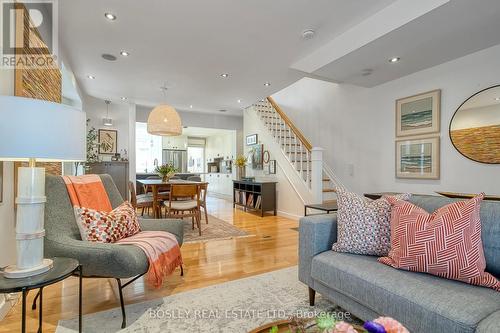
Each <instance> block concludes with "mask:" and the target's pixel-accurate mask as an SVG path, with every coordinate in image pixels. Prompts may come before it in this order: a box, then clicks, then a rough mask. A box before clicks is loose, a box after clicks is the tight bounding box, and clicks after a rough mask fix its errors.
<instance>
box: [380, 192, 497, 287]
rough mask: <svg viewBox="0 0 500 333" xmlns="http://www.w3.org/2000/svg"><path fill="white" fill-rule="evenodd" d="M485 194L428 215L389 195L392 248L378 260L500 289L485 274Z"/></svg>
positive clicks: (418, 208) (408, 268)
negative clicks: (482, 234)
mask: <svg viewBox="0 0 500 333" xmlns="http://www.w3.org/2000/svg"><path fill="white" fill-rule="evenodd" d="M483 197H484V194H481V195H479V196H477V197H474V198H472V199H470V200H466V201H458V202H454V203H451V204H449V205H446V206H443V207H441V208H439V209H438V210H436V211H435V212H434V213H432V214H429V213H427V212H426V211H425V210H423V209H422V208H420V207H417V206H415V205H414V204H412V203H409V202H404V201H400V200H398V199H396V198H388V201H389V203H390V204H391V205H392V206H393V209H392V217H391V229H392V230H391V232H392V234H391V242H392V247H391V251H390V253H389V256H388V257H383V258H379V262H381V263H383V264H386V265H389V266H392V267H394V268H399V269H404V270H408V271H415V272H423V273H429V274H433V275H437V276H440V277H443V278H447V279H452V280H458V281H462V282H466V283H469V284H473V285H478V286H483V287H489V288H493V289H495V290H498V291H500V282H499V281H498V280H497V279H496V278H495V277H493V276H492V275H491V274H489V273H486V272H485V271H484V270H485V268H486V260H485V259H484V252H483V243H482V241H481V221H480V217H479V211H480V205H481V201H482V200H483Z"/></svg>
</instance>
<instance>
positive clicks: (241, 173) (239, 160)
mask: <svg viewBox="0 0 500 333" xmlns="http://www.w3.org/2000/svg"><path fill="white" fill-rule="evenodd" d="M234 164H235V165H236V167H237V169H236V178H237V179H238V180H241V179H242V178H243V177H245V166H246V165H247V158H246V157H245V155H239V156H238V157H236V159H235V160H234Z"/></svg>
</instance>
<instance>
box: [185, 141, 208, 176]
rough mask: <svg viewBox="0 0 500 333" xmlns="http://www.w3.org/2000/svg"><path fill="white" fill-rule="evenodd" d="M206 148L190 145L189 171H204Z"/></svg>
mask: <svg viewBox="0 0 500 333" xmlns="http://www.w3.org/2000/svg"><path fill="white" fill-rule="evenodd" d="M204 154H205V148H202V147H188V172H192V173H200V172H204V167H205V163H204V160H205V159H204V158H203V157H204V156H203V155H204Z"/></svg>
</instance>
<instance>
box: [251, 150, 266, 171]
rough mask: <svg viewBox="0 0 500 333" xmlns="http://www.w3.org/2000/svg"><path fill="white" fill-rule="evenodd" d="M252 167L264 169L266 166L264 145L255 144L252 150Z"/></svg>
mask: <svg viewBox="0 0 500 333" xmlns="http://www.w3.org/2000/svg"><path fill="white" fill-rule="evenodd" d="M250 152H251V159H252V169H254V170H262V169H263V168H264V163H263V160H264V145H262V144H260V145H253V146H252V148H251V150H250Z"/></svg>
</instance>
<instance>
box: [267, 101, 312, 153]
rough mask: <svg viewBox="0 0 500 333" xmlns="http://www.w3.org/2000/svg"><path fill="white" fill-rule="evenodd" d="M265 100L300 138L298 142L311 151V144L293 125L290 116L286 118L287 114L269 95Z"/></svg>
mask: <svg viewBox="0 0 500 333" xmlns="http://www.w3.org/2000/svg"><path fill="white" fill-rule="evenodd" d="M267 100H268V101H269V103H271V105H272V106H273V108H274V110H276V112H277V113H278V114H279V115H280V117H281V119H283V121H284V122H285V124H286V125H287V126H288V127H290V129H291V130H292V132H293V133H294V134H295V135H296V136H297V138H298V139H299V140H300V142H302V144H303V145H304V147H305V148H306V149H307V150H308V151H311V149H312V145H311V143H310V142H309V140H307V139H306V137H305V136H304V135H303V134H302V132H301V131H300V130H299V129H298V128H297V127H295V125H294V124H293V122H292V121H291V120H290V118H288V116H287V115H286V114H285V112H283V110H281V108H280V106H279V105H278V104H276V102H275V101H274V99H273V98H272V97H270V96H269V97H268V98H267Z"/></svg>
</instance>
